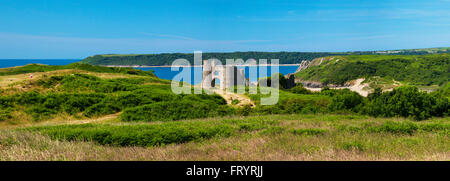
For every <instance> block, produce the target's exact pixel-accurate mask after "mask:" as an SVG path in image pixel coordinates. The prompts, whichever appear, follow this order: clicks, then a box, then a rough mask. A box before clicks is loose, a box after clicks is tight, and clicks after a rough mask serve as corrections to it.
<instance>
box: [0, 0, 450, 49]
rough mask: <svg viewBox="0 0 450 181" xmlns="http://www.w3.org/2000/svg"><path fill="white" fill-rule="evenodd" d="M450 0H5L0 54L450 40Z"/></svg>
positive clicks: (415, 44)
mask: <svg viewBox="0 0 450 181" xmlns="http://www.w3.org/2000/svg"><path fill="white" fill-rule="evenodd" d="M449 9H450V0H435V1H433V0H423V1H415V0H398V1H385V0H376V1H354V0H340V1H337V0H336V1H322V0H311V1H264V0H254V1H243V0H241V1H235V0H227V1H213V0H209V1H207V0H205V1H181V0H179V1H173V0H164V1H156V0H155V1H138V0H126V1H125V0H123V1H117V0H76V1H75V0H64V1H61V0H46V1H45V0H0V58H84V57H87V56H90V55H94V54H105V53H162V52H193V51H194V50H201V51H204V52H230V51H358V50H386V49H405V48H429V47H441V46H450V43H449V42H450V11H449Z"/></svg>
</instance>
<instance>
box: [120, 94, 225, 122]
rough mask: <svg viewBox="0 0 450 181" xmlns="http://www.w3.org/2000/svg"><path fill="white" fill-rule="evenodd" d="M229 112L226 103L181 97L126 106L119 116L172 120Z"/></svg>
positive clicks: (133, 118)
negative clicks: (220, 103)
mask: <svg viewBox="0 0 450 181" xmlns="http://www.w3.org/2000/svg"><path fill="white" fill-rule="evenodd" d="M230 113H232V109H231V108H230V107H228V106H226V105H218V104H214V102H212V101H199V100H197V101H194V100H186V99H182V100H178V101H169V102H158V103H154V104H148V105H143V106H138V107H133V108H128V109H125V111H124V112H123V113H122V115H121V116H120V118H121V119H122V120H123V121H172V120H180V119H192V118H204V117H213V116H224V115H227V114H230Z"/></svg>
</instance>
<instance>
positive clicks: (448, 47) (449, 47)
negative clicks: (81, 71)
mask: <svg viewBox="0 0 450 181" xmlns="http://www.w3.org/2000/svg"><path fill="white" fill-rule="evenodd" d="M435 48H447V49H450V46H442V47H430V48H404V49H385V50H353V51H223V52H218V51H216V52H215V51H210V52H203V51H202V53H244V52H265V53H279V52H288V53H294V52H297V53H350V52H377V51H401V50H420V49H435ZM158 54H193V52H192V53H186V52H159V53H103V54H94V55H90V56H87V57H84V58H0V60H83V59H85V58H88V57H92V56H97V55H158Z"/></svg>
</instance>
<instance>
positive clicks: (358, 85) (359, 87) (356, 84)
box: [305, 78, 369, 97]
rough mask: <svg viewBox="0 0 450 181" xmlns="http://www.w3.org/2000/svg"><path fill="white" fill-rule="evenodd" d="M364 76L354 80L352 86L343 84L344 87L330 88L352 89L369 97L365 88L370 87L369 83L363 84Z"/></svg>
mask: <svg viewBox="0 0 450 181" xmlns="http://www.w3.org/2000/svg"><path fill="white" fill-rule="evenodd" d="M364 80H365V79H364V78H359V79H356V80H353V81H352V86H343V87H334V88H330V89H350V90H351V91H355V92H357V93H358V94H360V95H362V96H364V97H367V95H369V91H367V90H364V88H365V87H368V86H369V85H368V84H363V83H362V82H363V81H364ZM305 88H306V89H308V90H310V91H313V92H318V91H321V90H322V88H309V87H305Z"/></svg>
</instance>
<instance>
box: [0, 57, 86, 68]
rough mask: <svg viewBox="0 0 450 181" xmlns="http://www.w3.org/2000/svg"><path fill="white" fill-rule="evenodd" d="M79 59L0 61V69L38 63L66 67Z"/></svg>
mask: <svg viewBox="0 0 450 181" xmlns="http://www.w3.org/2000/svg"><path fill="white" fill-rule="evenodd" d="M79 61H81V60H80V59H0V68H7V67H15V66H22V65H27V64H31V63H39V64H45V65H67V64H70V63H74V62H79Z"/></svg>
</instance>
